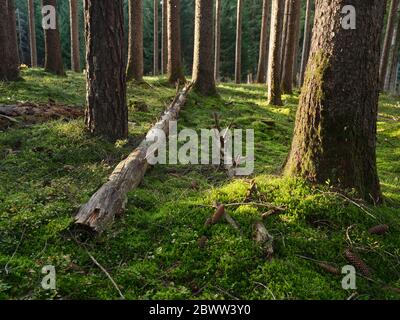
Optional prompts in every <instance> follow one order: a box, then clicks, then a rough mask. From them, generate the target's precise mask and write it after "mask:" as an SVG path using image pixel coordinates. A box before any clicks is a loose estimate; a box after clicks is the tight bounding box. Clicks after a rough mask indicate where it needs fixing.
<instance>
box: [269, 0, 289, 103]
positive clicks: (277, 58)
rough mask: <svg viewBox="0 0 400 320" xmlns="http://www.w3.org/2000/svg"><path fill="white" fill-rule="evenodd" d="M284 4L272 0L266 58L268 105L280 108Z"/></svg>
mask: <svg viewBox="0 0 400 320" xmlns="http://www.w3.org/2000/svg"><path fill="white" fill-rule="evenodd" d="M284 5H285V4H284V2H283V1H281V0H272V15H271V31H270V39H269V58H268V103H269V104H272V105H277V106H281V105H282V99H281V40H282V37H281V32H282V25H283V15H284Z"/></svg>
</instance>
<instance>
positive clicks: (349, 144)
mask: <svg viewBox="0 0 400 320" xmlns="http://www.w3.org/2000/svg"><path fill="white" fill-rule="evenodd" d="M344 5H353V6H355V7H356V8H357V28H356V29H355V30H345V29H343V28H342V25H341V13H340V12H341V8H342V7H343V6H344ZM385 7H386V3H385V1H381V0H332V1H329V2H328V1H325V0H317V1H316V13H315V25H314V33H313V39H312V45H311V53H310V60H309V63H308V67H307V72H306V79H305V83H304V87H303V92H302V94H301V98H300V104H299V109H298V112H297V118H296V126H295V131H294V138H293V142H292V148H291V151H290V154H289V157H288V161H287V163H286V167H285V172H286V173H287V174H290V175H299V176H302V177H304V178H306V179H308V180H310V181H312V182H317V183H326V182H327V181H329V183H330V184H333V185H336V186H339V187H343V188H355V189H356V190H357V191H358V192H359V194H360V196H361V197H363V198H364V199H365V200H367V201H370V202H374V203H378V202H380V201H381V200H382V199H381V192H380V185H379V178H378V174H377V167H376V131H377V108H378V97H379V58H380V39H381V34H382V27H383V19H384V13H385ZM327 30H331V32H327ZM338 93H340V94H338Z"/></svg>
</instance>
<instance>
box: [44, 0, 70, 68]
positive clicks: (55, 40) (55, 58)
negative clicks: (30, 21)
mask: <svg viewBox="0 0 400 320" xmlns="http://www.w3.org/2000/svg"><path fill="white" fill-rule="evenodd" d="M42 5H43V6H53V7H54V8H57V0H42ZM46 14H47V13H45V14H44V15H46ZM44 42H45V61H44V69H45V70H46V71H47V72H50V73H54V74H56V75H60V76H64V75H65V72H64V63H63V60H62V54H61V40H60V31H59V25H58V14H56V29H46V30H44Z"/></svg>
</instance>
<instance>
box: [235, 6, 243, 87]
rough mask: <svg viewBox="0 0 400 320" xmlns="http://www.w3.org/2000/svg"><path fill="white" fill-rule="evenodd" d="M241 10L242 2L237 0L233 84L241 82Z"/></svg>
mask: <svg viewBox="0 0 400 320" xmlns="http://www.w3.org/2000/svg"><path fill="white" fill-rule="evenodd" d="M242 10H243V0H237V12H236V54H235V83H238V84H239V83H240V82H241V81H242Z"/></svg>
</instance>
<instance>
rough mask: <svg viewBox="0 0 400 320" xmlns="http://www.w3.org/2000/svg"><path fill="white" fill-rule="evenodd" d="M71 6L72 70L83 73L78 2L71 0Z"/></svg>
mask: <svg viewBox="0 0 400 320" xmlns="http://www.w3.org/2000/svg"><path fill="white" fill-rule="evenodd" d="M69 6H70V29H71V70H72V71H75V72H80V71H81V58H80V46H79V20H78V2H77V0H69Z"/></svg>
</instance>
